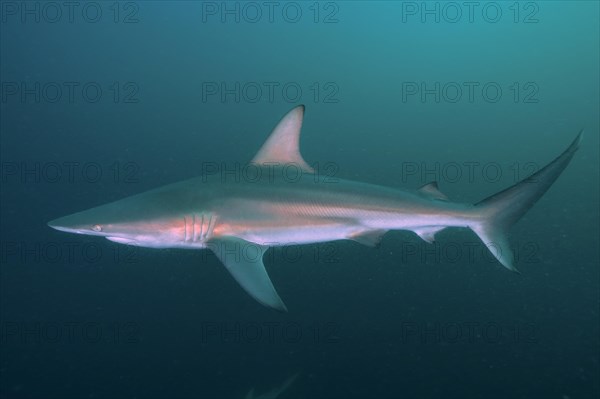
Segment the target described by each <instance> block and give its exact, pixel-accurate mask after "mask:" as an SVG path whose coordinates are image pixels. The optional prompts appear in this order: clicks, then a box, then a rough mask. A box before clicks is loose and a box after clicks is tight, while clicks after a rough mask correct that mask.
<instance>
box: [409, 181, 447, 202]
mask: <svg viewBox="0 0 600 399" xmlns="http://www.w3.org/2000/svg"><path fill="white" fill-rule="evenodd" d="M417 191H418V192H419V193H421V194H423V195H425V196H427V197H429V198H433V199H438V200H444V201H448V197H446V194H444V193H442V192H441V191H440V189H439V188H438V184H437V182H436V181H432V182H431V183H427V184H425V185H423V186H421V187H419V189H418V190H417Z"/></svg>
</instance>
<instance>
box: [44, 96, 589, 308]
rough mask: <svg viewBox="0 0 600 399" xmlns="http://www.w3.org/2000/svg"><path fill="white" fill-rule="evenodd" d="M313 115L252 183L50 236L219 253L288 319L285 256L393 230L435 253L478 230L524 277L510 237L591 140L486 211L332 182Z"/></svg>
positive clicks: (111, 214) (270, 145) (373, 241)
mask: <svg viewBox="0 0 600 399" xmlns="http://www.w3.org/2000/svg"><path fill="white" fill-rule="evenodd" d="M304 114H305V107H304V106H303V105H299V106H296V107H294V108H293V109H291V110H290V111H289V112H288V113H287V114H286V115H285V116H283V118H282V119H281V120H280V121H279V122H278V123H277V125H276V126H275V128H274V129H273V131H272V132H271V134H270V135H269V136H268V138H267V140H266V142H264V144H263V145H262V147H261V148H260V149H259V151H258V152H257V153H256V155H255V156H254V157H253V158H252V159H251V161H250V162H249V163H248V164H247V165H248V166H249V168H250V167H251V168H252V171H253V172H252V173H248V174H249V175H250V174H251V175H252V176H251V178H236V176H228V175H224V174H223V173H205V174H202V175H200V176H198V177H195V178H192V179H188V180H185V181H181V182H177V183H172V184H168V185H165V186H162V187H159V188H156V189H153V190H150V191H146V192H143V193H140V194H137V195H133V196H130V197H126V198H124V199H121V200H118V201H115V202H111V203H108V204H105V205H101V206H98V207H94V208H91V209H88V210H84V211H82V212H77V213H74V214H71V215H68V216H64V217H61V218H58V219H55V220H52V221H50V222H48V226H50V227H52V228H54V229H56V230H60V231H64V232H68V233H75V234H84V235H90V236H102V237H105V238H106V239H108V240H110V241H113V242H117V243H120V244H126V245H134V246H139V247H147V248H190V249H208V250H212V251H213V252H214V253H215V255H216V256H217V258H218V259H219V260H220V261H221V262H222V263H223V264H224V266H225V268H226V269H227V270H228V271H229V272H230V273H231V275H232V276H233V277H234V278H235V280H236V281H237V282H238V283H239V285H240V286H241V287H242V288H243V289H245V291H246V292H247V293H248V294H249V295H250V296H251V297H253V298H254V299H255V300H257V301H258V302H259V303H261V304H262V305H265V306H267V307H270V308H273V309H276V310H279V311H287V307H286V305H285V304H284V302H283V300H282V299H281V297H280V296H279V294H278V293H277V291H276V289H275V287H274V286H273V283H272V282H271V279H270V278H269V275H268V273H267V271H266V269H265V265H264V262H263V255H264V254H265V252H266V251H267V250H268V249H269V248H271V247H277V246H285V245H302V244H314V243H322V242H328V241H334V240H354V241H356V242H358V243H361V244H365V245H369V246H373V247H376V246H378V245H379V243H380V242H381V240H382V237H383V235H384V234H385V233H386V232H388V231H390V230H408V231H412V232H414V233H416V234H417V235H418V236H419V237H420V238H421V239H423V240H425V241H426V242H430V243H431V242H433V241H434V239H435V236H436V234H437V233H439V232H440V231H441V230H443V229H446V228H449V227H459V228H469V229H471V230H472V231H473V232H474V233H475V234H476V235H477V236H478V237H479V238H480V239H481V241H482V242H483V244H484V245H485V246H486V247H487V248H488V249H489V250H490V251H491V253H492V254H493V255H494V257H495V258H496V259H497V260H498V262H500V264H501V265H503V266H504V267H505V268H507V269H508V270H511V271H513V272H518V270H517V268H516V267H515V265H514V264H515V258H514V254H513V251H512V250H511V246H510V243H509V240H508V237H509V235H508V233H509V230H510V228H511V226H513V225H514V224H515V223H516V222H517V221H518V220H519V219H520V218H521V217H522V216H523V215H524V214H525V213H526V212H527V211H528V210H529V209H530V208H531V207H532V206H533V205H534V203H536V201H538V200H539V199H540V198H541V197H542V195H543V194H544V193H545V192H546V191H547V190H548V189H549V188H550V186H551V185H552V184H553V183H554V181H555V180H556V179H557V178H558V177H559V175H560V174H561V173H562V172H563V171H564V170H565V168H566V167H567V165H568V164H569V162H570V161H571V159H572V158H573V156H574V154H575V153H576V151H577V149H578V148H579V146H580V142H581V139H582V134H583V130H581V131H580V132H579V134H578V135H577V136H576V137H575V139H574V140H573V141H572V143H571V144H570V145H569V146H568V147H567V148H566V149H565V150H564V151H563V152H562V153H561V154H560V155H559V156H558V157H556V158H555V159H554V160H552V161H551V162H549V163H548V164H547V165H545V166H544V167H542V168H540V169H538V170H537V171H536V172H535V173H533V174H531V175H530V176H529V177H527V178H525V179H523V180H521V181H519V182H517V183H516V184H514V185H512V186H510V187H508V188H505V189H504V190H502V191H500V192H498V193H496V194H494V195H492V196H490V197H488V198H485V199H483V200H481V201H479V202H477V203H462V202H455V201H451V200H450V199H449V198H448V197H447V196H446V195H444V194H443V193H442V192H441V191H440V189H439V187H438V184H437V183H436V182H430V183H427V184H425V185H423V186H422V187H420V188H418V189H413V190H404V189H398V188H394V187H386V186H380V185H374V184H369V183H363V182H357V181H351V180H344V179H341V178H340V179H338V178H336V179H335V181H334V182H331V179H329V177H330V176H326V175H323V174H321V173H318V172H317V171H315V169H313V167H312V166H310V165H309V164H308V163H307V162H306V161H305V160H304V158H303V157H302V155H301V153H300V146H299V143H300V132H301V128H302V122H303V119H304ZM290 174H293V178H291V177H290Z"/></svg>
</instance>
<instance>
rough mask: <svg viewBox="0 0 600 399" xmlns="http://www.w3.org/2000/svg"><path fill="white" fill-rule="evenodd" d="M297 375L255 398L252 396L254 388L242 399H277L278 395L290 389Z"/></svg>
mask: <svg viewBox="0 0 600 399" xmlns="http://www.w3.org/2000/svg"><path fill="white" fill-rule="evenodd" d="M298 374H299V373H296V374H294V375H291V376H289V377H288V378H286V380H285V381H284V382H283V383H282V384H281V385H280V386H278V387H275V388H273V389H271V390H270V391H267V392H264V393H261V394H259V395H256V396H255V395H254V388H251V389H250V391H248V393H247V394H246V396H245V398H244V399H277V398H278V397H279V395H281V394H282V393H283V392H285V391H286V390H287V389H288V388H289V387H290V385H292V384H293V383H294V381H295V380H296V378H297V377H298Z"/></svg>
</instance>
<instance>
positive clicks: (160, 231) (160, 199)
mask: <svg viewBox="0 0 600 399" xmlns="http://www.w3.org/2000/svg"><path fill="white" fill-rule="evenodd" d="M168 195H169V193H164V192H162V193H161V192H156V191H155V192H147V193H144V194H140V195H136V196H133V197H129V198H125V199H123V200H120V201H116V202H112V203H109V204H106V205H102V206H99V207H95V208H91V209H88V210H85V211H82V212H77V213H74V214H72V215H68V216H64V217H61V218H58V219H55V220H52V221H50V222H48V226H50V227H52V228H53V229H56V230H60V231H65V232H68V233H75V234H85V235H93V236H103V237H106V238H107V239H108V240H111V241H115V242H118V243H121V244H130V245H138V246H143V247H155V248H160V247H166V246H177V244H178V243H180V242H183V241H185V235H186V223H187V222H186V215H182V214H181V213H172V212H169V206H168V204H167V202H168Z"/></svg>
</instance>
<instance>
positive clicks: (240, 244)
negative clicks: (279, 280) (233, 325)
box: [208, 238, 287, 312]
mask: <svg viewBox="0 0 600 399" xmlns="http://www.w3.org/2000/svg"><path fill="white" fill-rule="evenodd" d="M208 247H209V248H210V249H212V250H213V252H214V253H215V255H217V257H218V258H219V259H220V260H221V262H223V264H224V265H225V267H226V268H227V270H229V273H231V275H232V276H233V278H235V280H236V281H237V282H238V283H239V284H240V285H241V286H242V288H243V289H245V290H246V292H247V293H248V294H250V296H251V297H253V298H254V299H256V300H257V301H258V302H260V303H261V304H263V305H265V306H268V307H271V308H273V309H276V310H280V311H284V312H287V307H286V306H285V304H284V303H283V301H282V300H281V298H280V297H279V295H278V294H277V291H276V290H275V287H273V283H271V279H270V278H269V275H268V274H267V271H266V270H265V265H264V264H263V255H264V253H265V252H266V251H267V249H268V247H266V246H262V245H258V244H254V243H251V242H248V241H244V240H240V239H238V238H226V239H219V240H212V241H211V242H210V243H209V245H208Z"/></svg>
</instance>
